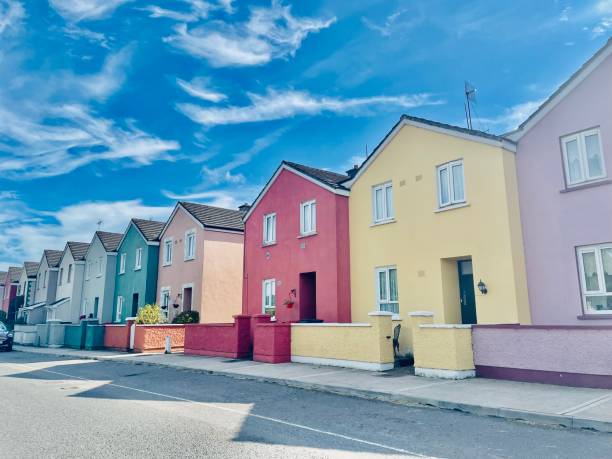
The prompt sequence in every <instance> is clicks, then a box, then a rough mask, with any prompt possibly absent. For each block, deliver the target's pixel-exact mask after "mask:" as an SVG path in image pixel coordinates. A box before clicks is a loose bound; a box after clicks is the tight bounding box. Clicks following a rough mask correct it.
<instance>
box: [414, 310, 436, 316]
mask: <svg viewBox="0 0 612 459" xmlns="http://www.w3.org/2000/svg"><path fill="white" fill-rule="evenodd" d="M433 315H434V314H433V312H429V311H412V312H409V313H408V316H410V317H433Z"/></svg>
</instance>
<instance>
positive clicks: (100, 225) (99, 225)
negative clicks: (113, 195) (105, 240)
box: [97, 220, 104, 231]
mask: <svg viewBox="0 0 612 459" xmlns="http://www.w3.org/2000/svg"><path fill="white" fill-rule="evenodd" d="M103 223H104V222H103V221H102V220H98V223H97V225H98V231H100V228H102V224H103Z"/></svg>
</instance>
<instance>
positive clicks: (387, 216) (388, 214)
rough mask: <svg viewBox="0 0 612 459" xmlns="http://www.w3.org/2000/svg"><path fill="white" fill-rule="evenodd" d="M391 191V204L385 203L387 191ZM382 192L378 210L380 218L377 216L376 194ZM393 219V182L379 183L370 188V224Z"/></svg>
mask: <svg viewBox="0 0 612 459" xmlns="http://www.w3.org/2000/svg"><path fill="white" fill-rule="evenodd" d="M388 189H390V190H391V202H390V203H389V202H388V201H387V190H388ZM377 191H380V192H382V196H383V200H382V208H381V209H380V217H379V216H378V212H377V206H376V192H377ZM394 219H395V209H394V205H393V182H392V181H391V180H389V181H388V182H385V183H379V184H378V185H374V186H373V187H372V222H373V223H374V224H378V223H386V222H390V221H393V220H394Z"/></svg>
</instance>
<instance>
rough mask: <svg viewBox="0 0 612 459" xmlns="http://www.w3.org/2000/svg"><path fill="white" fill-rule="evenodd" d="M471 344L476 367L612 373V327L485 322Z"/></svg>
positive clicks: (475, 328)
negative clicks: (546, 325)
mask: <svg viewBox="0 0 612 459" xmlns="http://www.w3.org/2000/svg"><path fill="white" fill-rule="evenodd" d="M472 345H473V348H474V363H475V365H476V366H477V367H478V366H487V367H497V368H512V369H522V370H538V371H553V372H561V373H578V374H585V375H606V376H610V375H612V353H610V349H612V327H592V326H589V327H537V326H526V325H522V326H503V325H502V326H487V325H483V326H476V327H474V328H473V329H472ZM587 357H588V358H587Z"/></svg>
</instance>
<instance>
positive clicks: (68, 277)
mask: <svg viewBox="0 0 612 459" xmlns="http://www.w3.org/2000/svg"><path fill="white" fill-rule="evenodd" d="M70 282H72V263H71V264H69V265H68V275H67V276H66V283H67V284H69V283H70Z"/></svg>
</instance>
